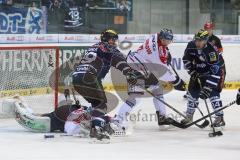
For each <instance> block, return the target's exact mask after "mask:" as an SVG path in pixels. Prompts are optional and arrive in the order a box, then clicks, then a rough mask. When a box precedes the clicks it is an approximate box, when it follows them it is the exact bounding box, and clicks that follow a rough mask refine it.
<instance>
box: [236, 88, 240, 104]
mask: <svg viewBox="0 0 240 160" xmlns="http://www.w3.org/2000/svg"><path fill="white" fill-rule="evenodd" d="M236 102H237V105H240V88H239V89H238V93H237V97H236Z"/></svg>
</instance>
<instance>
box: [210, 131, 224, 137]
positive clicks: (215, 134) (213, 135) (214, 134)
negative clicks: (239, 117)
mask: <svg viewBox="0 0 240 160" xmlns="http://www.w3.org/2000/svg"><path fill="white" fill-rule="evenodd" d="M222 135H223V133H222V132H221V131H217V132H214V133H209V134H208V136H209V137H216V136H222Z"/></svg>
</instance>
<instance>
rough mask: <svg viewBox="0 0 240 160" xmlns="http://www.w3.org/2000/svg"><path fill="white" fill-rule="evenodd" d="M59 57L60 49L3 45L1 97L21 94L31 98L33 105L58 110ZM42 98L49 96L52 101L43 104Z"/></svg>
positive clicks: (0, 70) (0, 82) (0, 77)
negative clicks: (46, 106)
mask: <svg viewBox="0 0 240 160" xmlns="http://www.w3.org/2000/svg"><path fill="white" fill-rule="evenodd" d="M59 54H60V53H59V47H57V46H18V47H11V46H7V47H1V46H0V98H1V99H3V98H5V97H13V96H14V95H20V96H22V97H24V98H25V97H27V98H26V99H29V103H30V104H29V105H30V106H31V105H36V104H38V105H39V107H41V104H42V105H48V106H52V107H54V108H56V107H57V105H58V91H59V75H60V73H59V58H60V56H59ZM40 95H48V96H47V97H48V101H45V102H44V103H43V101H44V98H39V96H40ZM38 101H39V103H38ZM31 103H32V104H31ZM40 103H41V104H40ZM0 105H1V104H0ZM51 109H52V110H53V108H51Z"/></svg>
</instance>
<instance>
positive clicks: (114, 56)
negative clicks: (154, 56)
mask: <svg viewBox="0 0 240 160" xmlns="http://www.w3.org/2000/svg"><path fill="white" fill-rule="evenodd" d="M117 40H118V34H117V33H116V32H115V31H114V30H111V29H107V30H105V31H104V32H102V34H101V42H99V43H96V44H94V45H93V46H92V47H90V48H89V49H88V50H87V52H86V53H85V55H84V56H83V58H82V59H81V61H80V64H79V65H78V67H77V68H76V69H75V71H74V72H73V75H72V79H73V86H74V89H75V90H76V91H77V92H78V93H79V94H80V95H81V96H83V97H84V98H85V99H86V100H87V101H88V102H89V103H91V105H92V107H93V110H92V112H91V115H92V117H93V120H99V121H104V120H103V119H102V117H103V116H105V114H106V111H107V105H106V103H107V98H106V95H105V92H104V90H103V86H102V79H104V77H105V76H106V74H107V73H108V72H109V70H110V67H111V66H113V67H115V68H116V69H118V70H120V71H121V72H122V73H123V75H125V76H126V77H127V81H128V82H129V83H130V84H134V83H136V78H137V77H136V74H135V73H136V72H135V71H134V70H132V69H131V68H130V66H129V65H128V64H127V62H126V58H125V57H124V56H123V54H122V53H121V52H120V51H119V50H118V49H117V45H116V42H117ZM92 124H93V123H92ZM99 124H101V123H99ZM99 127H100V128H102V127H101V126H95V125H94V124H93V126H92V130H91V136H92V137H94V136H96V135H97V134H100V133H101V130H102V129H99Z"/></svg>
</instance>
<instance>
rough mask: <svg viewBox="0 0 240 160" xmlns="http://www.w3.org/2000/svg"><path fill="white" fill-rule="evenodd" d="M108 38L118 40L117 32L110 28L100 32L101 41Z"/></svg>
mask: <svg viewBox="0 0 240 160" xmlns="http://www.w3.org/2000/svg"><path fill="white" fill-rule="evenodd" d="M110 39H113V40H118V34H117V32H116V31H114V30H112V29H107V30H105V31H103V32H102V33H101V41H102V42H108V41H109V40H110Z"/></svg>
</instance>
